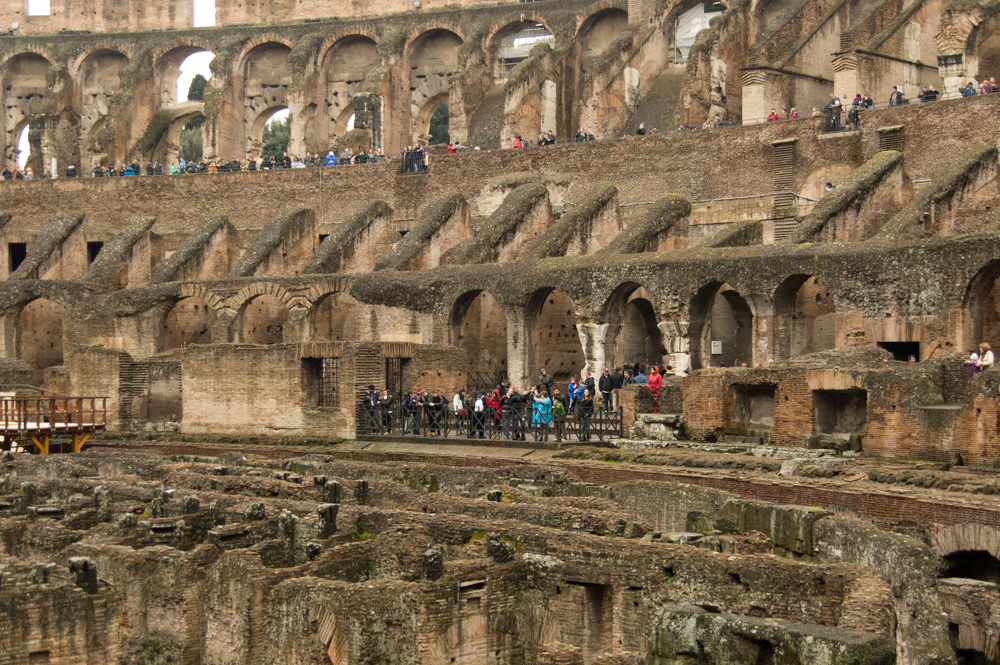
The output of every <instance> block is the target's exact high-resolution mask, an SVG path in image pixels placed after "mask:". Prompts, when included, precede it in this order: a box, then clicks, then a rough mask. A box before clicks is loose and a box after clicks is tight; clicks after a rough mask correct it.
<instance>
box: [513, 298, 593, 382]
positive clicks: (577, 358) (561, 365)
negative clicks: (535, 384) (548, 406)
mask: <svg viewBox="0 0 1000 665" xmlns="http://www.w3.org/2000/svg"><path fill="white" fill-rule="evenodd" d="M526 319H527V323H528V331H529V333H528V334H529V337H528V354H527V355H528V367H527V368H525V370H526V372H527V374H528V376H535V375H537V374H538V373H539V371H540V370H542V369H543V368H544V369H545V370H546V372H547V373H548V374H549V375H551V376H552V377H553V380H554V381H556V382H559V383H566V382H567V381H568V380H569V379H570V377H572V376H575V375H577V374H578V373H579V372H580V371H581V370H583V367H584V365H585V364H586V361H585V358H584V355H583V347H582V346H581V344H580V336H579V334H578V333H577V329H576V308H575V306H574V304H573V301H572V299H571V298H570V297H569V296H568V295H566V294H565V293H563V292H562V291H559V290H558V289H539V290H538V291H536V292H535V294H534V295H533V296H532V297H531V298H530V299H529V301H528V307H527V312H526Z"/></svg>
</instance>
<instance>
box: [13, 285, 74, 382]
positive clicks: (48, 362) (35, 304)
mask: <svg viewBox="0 0 1000 665" xmlns="http://www.w3.org/2000/svg"><path fill="white" fill-rule="evenodd" d="M63 317H64V312H63V308H62V305H60V304H59V303H56V302H53V301H52V300H48V299H46V298H38V299H37V300H32V301H31V302H30V303H28V304H27V305H25V306H24V308H23V309H21V312H20V314H19V315H18V317H17V328H16V333H15V338H14V339H15V353H16V354H17V357H18V358H20V359H21V360H23V361H24V362H26V363H28V364H29V365H31V366H32V367H34V368H35V369H40V370H41V369H45V368H46V367H53V366H55V365H62V364H63Z"/></svg>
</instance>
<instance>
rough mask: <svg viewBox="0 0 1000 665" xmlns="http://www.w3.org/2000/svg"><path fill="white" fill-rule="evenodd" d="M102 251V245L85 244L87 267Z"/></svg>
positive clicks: (98, 243)
mask: <svg viewBox="0 0 1000 665" xmlns="http://www.w3.org/2000/svg"><path fill="white" fill-rule="evenodd" d="M102 249H104V243H103V242H99V241H96V240H94V241H90V242H88V243H87V265H88V266H89V265H90V264H91V263H93V262H94V261H95V260H96V259H97V255H98V254H100V253H101V250H102Z"/></svg>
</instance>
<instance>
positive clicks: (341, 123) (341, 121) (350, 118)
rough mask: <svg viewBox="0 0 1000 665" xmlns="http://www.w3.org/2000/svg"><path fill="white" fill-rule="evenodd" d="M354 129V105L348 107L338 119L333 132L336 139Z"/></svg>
mask: <svg viewBox="0 0 1000 665" xmlns="http://www.w3.org/2000/svg"><path fill="white" fill-rule="evenodd" d="M352 129H354V105H353V104H351V105H348V106H347V108H345V109H344V110H343V111H341V113H340V117H339V118H337V124H336V127H335V128H334V130H333V134H334V136H335V137H340V136H343V135H344V134H346V133H347V132H349V131H351V130H352Z"/></svg>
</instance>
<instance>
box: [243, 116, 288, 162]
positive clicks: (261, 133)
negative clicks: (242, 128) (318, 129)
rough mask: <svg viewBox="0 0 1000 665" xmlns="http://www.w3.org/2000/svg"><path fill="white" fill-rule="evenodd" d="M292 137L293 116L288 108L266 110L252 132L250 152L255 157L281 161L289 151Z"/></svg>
mask: <svg viewBox="0 0 1000 665" xmlns="http://www.w3.org/2000/svg"><path fill="white" fill-rule="evenodd" d="M291 136H292V116H291V114H290V113H289V111H288V107H286V106H279V107H275V108H269V109H266V110H264V111H263V112H262V113H261V114H260V115H259V116H257V119H256V120H255V121H254V123H253V127H252V128H251V130H250V150H249V151H248V152H249V154H250V155H252V156H253V157H258V156H260V155H263V156H265V157H274V158H275V159H277V160H280V159H281V157H282V156H283V155H284V154H285V152H287V151H288V143H289V141H290V140H291Z"/></svg>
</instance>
